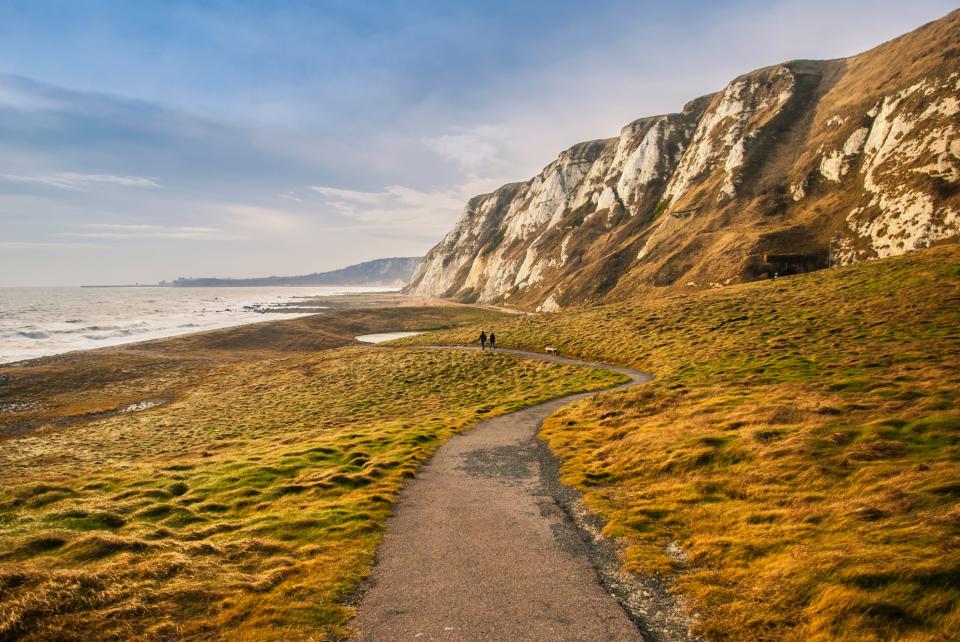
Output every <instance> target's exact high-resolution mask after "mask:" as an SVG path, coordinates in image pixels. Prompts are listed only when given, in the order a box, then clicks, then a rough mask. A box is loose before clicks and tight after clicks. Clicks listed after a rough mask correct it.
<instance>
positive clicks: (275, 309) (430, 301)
mask: <svg viewBox="0 0 960 642" xmlns="http://www.w3.org/2000/svg"><path fill="white" fill-rule="evenodd" d="M267 305H269V304H251V305H249V306H248V307H247V309H246V312H247V313H248V315H247V316H244V317H242V318H237V319H234V320H231V319H229V318H226V319H224V323H223V324H212V325H209V326H204V327H181V328H180V329H182V330H183V331H173V330H177V328H168V329H166V330H157V331H155V334H151V332H145V333H144V334H143V335H141V336H137V335H128V336H118V337H115V338H113V339H107V340H105V342H104V343H103V344H99V345H91V346H88V347H70V348H67V349H65V350H57V351H50V352H42V353H38V354H36V355H34V356H24V357H22V358H20V357H17V358H14V359H12V360H5V359H4V358H3V357H2V356H0V368H3V367H18V366H22V365H29V364H30V362H34V361H38V360H49V359H53V358H58V357H63V356H66V355H75V354H80V353H85V352H91V351H96V350H109V349H114V348H135V347H136V346H139V345H141V344H150V343H153V342H157V341H166V340H171V339H177V338H181V337H191V336H198V335H203V334H204V333H211V332H213V333H215V332H222V331H226V330H231V329H238V328H244V327H247V326H256V325H262V324H269V323H280V322H284V321H292V320H296V319H302V318H305V317H308V316H313V315H317V314H337V313H340V312H343V311H345V310H351V309H364V308H386V307H482V306H466V305H464V304H460V303H454V302H450V301H444V300H442V299H438V298H436V297H410V296H407V295H404V294H401V293H399V292H397V291H395V290H390V291H381V292H347V293H342V294H320V295H316V296H310V297H303V298H302V299H300V300H297V301H287V302H283V303H279V304H273V305H272V306H271V307H266V306H267ZM250 314H255V315H256V316H249V315H250Z"/></svg>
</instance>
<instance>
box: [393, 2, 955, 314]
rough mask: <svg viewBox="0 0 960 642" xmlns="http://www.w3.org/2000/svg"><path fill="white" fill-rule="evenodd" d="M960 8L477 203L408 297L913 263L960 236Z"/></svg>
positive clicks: (533, 299) (733, 93) (637, 127)
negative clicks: (898, 258) (909, 258)
mask: <svg viewBox="0 0 960 642" xmlns="http://www.w3.org/2000/svg"><path fill="white" fill-rule="evenodd" d="M958 91H960V11H955V12H953V13H951V14H949V15H948V16H946V17H945V18H943V19H941V20H939V21H937V22H933V23H930V24H928V25H925V26H924V27H921V28H920V29H918V30H916V31H914V32H912V33H910V34H907V35H905V36H902V37H900V38H897V39H895V40H892V41H890V42H888V43H885V44H883V45H881V46H879V47H877V48H875V49H873V50H871V51H869V52H867V53H864V54H860V55H858V56H854V57H851V58H846V59H840V60H830V61H805V60H804V61H793V62H788V63H784V64H782V65H776V66H773V67H768V68H765V69H760V70H757V71H753V72H751V73H748V74H746V75H744V76H741V77H739V78H737V79H735V80H734V81H733V82H731V83H730V84H729V85H727V87H726V88H725V89H724V90H723V91H721V92H718V93H716V94H711V95H708V96H704V97H702V98H698V99H696V100H694V101H692V102H690V103H689V104H687V105H686V107H685V108H684V109H683V111H682V112H681V113H678V114H668V115H662V116H653V117H649V118H642V119H640V120H637V121H634V122H632V123H630V124H629V125H627V126H626V127H624V128H623V129H622V130H621V132H620V135H619V136H618V137H616V138H609V139H604V140H595V141H590V142H586V143H580V144H578V145H575V146H574V147H571V148H570V149H569V150H567V151H565V152H563V153H562V154H560V156H559V158H557V160H555V161H554V162H553V163H551V164H550V165H548V166H547V167H546V168H545V169H544V170H543V171H542V172H541V173H540V174H539V175H537V176H535V177H534V178H532V179H531V180H529V181H527V182H523V183H511V184H508V185H504V186H503V187H501V188H499V189H498V190H496V191H495V192H493V193H491V194H484V195H481V196H477V197H474V198H473V199H471V200H470V201H469V202H468V203H467V205H466V207H465V209H464V210H463V213H462V215H461V217H460V219H459V221H458V222H457V224H456V225H455V226H454V228H453V229H452V230H451V231H450V232H449V233H448V234H447V235H446V237H445V238H444V239H443V240H442V241H441V242H440V243H439V244H438V245H437V246H436V247H434V248H433V249H432V250H431V251H430V252H429V253H428V254H427V256H426V257H425V258H424V261H423V263H422V264H421V265H420V266H419V268H418V269H417V271H416V273H415V274H414V276H413V280H412V282H411V285H410V286H409V287H408V291H409V292H410V293H413V294H420V295H440V296H446V297H451V298H456V299H459V300H463V301H480V302H496V303H508V304H513V305H517V306H522V307H528V308H539V309H543V310H553V309H557V308H558V307H562V306H567V305H573V304H578V303H583V302H588V301H590V300H596V299H602V298H609V297H616V296H620V295H626V294H630V293H633V292H637V291H639V290H643V289H652V288H678V289H682V288H689V287H708V286H711V285H712V286H719V285H725V284H730V283H736V282H740V281H745V280H750V279H755V278H760V277H763V276H765V275H773V274H788V273H791V272H797V271H807V270H811V269H817V268H819V267H825V266H826V265H828V264H843V263H850V262H854V261H860V260H864V259H868V258H873V257H885V256H891V255H895V254H901V253H903V252H907V251H909V250H913V249H916V248H921V247H926V246H927V245H929V244H931V243H937V242H941V241H944V240H946V239H951V238H955V237H957V235H958V232H960V184H958V179H960V115H958V114H960V101H958Z"/></svg>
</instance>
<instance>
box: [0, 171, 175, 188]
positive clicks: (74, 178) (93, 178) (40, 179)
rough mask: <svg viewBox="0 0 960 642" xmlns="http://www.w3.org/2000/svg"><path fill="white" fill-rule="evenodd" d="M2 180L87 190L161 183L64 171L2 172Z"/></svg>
mask: <svg viewBox="0 0 960 642" xmlns="http://www.w3.org/2000/svg"><path fill="white" fill-rule="evenodd" d="M0 181H6V182H8V183H27V184H33V185H46V186H47V187H55V188H57V189H66V190H73V191H85V190H86V189H87V188H89V187H90V186H91V185H97V184H100V185H119V186H121V187H151V188H159V187H160V184H159V183H157V182H156V181H155V180H153V179H152V178H145V177H143V176H114V175H113V174H77V173H74V172H62V173H59V174H46V175H38V176H24V175H21V174H0Z"/></svg>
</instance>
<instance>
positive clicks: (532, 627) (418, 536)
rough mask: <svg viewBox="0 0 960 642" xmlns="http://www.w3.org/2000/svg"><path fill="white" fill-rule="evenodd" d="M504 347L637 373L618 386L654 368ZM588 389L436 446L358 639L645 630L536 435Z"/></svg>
mask: <svg viewBox="0 0 960 642" xmlns="http://www.w3.org/2000/svg"><path fill="white" fill-rule="evenodd" d="M428 349H460V350H467V349H470V348H441V347H436V348H428ZM498 352H506V353H510V354H515V355H518V356H522V357H527V358H532V359H541V360H544V361H553V362H556V363H566V364H574V365H585V366H591V367H598V368H605V369H608V370H614V371H617V372H621V373H623V374H626V375H627V376H629V377H630V378H631V383H628V384H625V385H623V386H619V387H617V388H613V389H612V390H617V389H621V388H625V387H628V386H632V385H636V384H639V383H643V382H646V381H648V380H649V379H650V376H649V375H647V374H644V373H642V372H639V371H636V370H630V369H627V368H618V367H613V366H607V365H603V364H596V363H587V362H582V361H577V360H574V359H566V358H563V357H556V356H547V355H542V354H537V353H529V352H522V351H518V350H506V349H500V350H498ZM591 394H596V393H586V394H575V395H569V396H566V397H561V398H559V399H554V400H552V401H549V402H546V403H543V404H540V405H537V406H533V407H531V408H527V409H524V410H521V411H518V412H514V413H512V414H509V415H504V416H501V417H496V418H493V419H488V420H486V421H483V422H481V423H480V424H478V425H477V426H476V427H475V428H473V429H471V430H470V431H468V432H465V433H462V434H460V435H458V436H456V437H454V438H452V439H451V440H450V441H448V442H447V443H446V444H444V445H443V446H442V447H441V448H440V449H439V450H438V451H437V453H436V454H435V455H434V457H433V458H432V459H431V460H430V462H429V463H428V464H427V465H426V466H424V468H423V469H422V470H421V472H420V473H418V474H417V476H416V478H415V479H414V480H413V481H412V482H411V483H410V484H409V485H408V486H407V488H406V489H405V490H404V492H403V495H402V496H401V499H400V503H399V508H398V510H397V513H396V515H395V516H394V517H393V518H392V519H391V521H390V522H389V524H388V527H387V533H386V536H385V538H384V541H383V543H382V544H381V546H380V549H379V551H378V561H377V565H376V567H375V568H374V571H373V574H372V576H371V580H370V582H369V586H368V587H367V589H366V591H365V592H364V594H363V596H362V598H361V600H360V604H359V614H358V616H357V618H356V619H355V620H354V621H353V629H354V634H355V635H354V637H355V639H358V640H377V641H387V640H390V641H393V640H398V641H399V640H528V641H530V640H591V641H596V640H611V641H613V640H643V639H644V636H643V635H642V634H641V632H640V629H638V627H637V625H636V624H635V623H634V622H633V621H632V620H631V618H630V617H629V616H628V615H627V613H626V612H625V611H624V609H623V608H622V607H621V605H620V603H618V601H617V599H616V598H614V597H613V596H612V595H611V594H610V593H608V592H607V590H605V589H604V587H603V586H602V584H601V581H600V578H599V577H598V575H597V571H596V570H594V564H596V559H594V560H593V561H594V564H591V557H592V556H591V554H590V551H589V550H588V548H590V547H589V546H588V545H587V544H586V543H585V541H584V538H583V537H582V536H581V534H580V532H579V531H578V530H577V527H576V526H575V525H574V523H573V522H572V521H571V520H570V518H569V517H568V516H567V514H566V512H565V511H564V510H563V508H562V507H561V504H562V502H560V503H558V498H557V493H556V492H555V489H554V488H553V487H554V486H555V485H556V484H557V482H556V480H555V479H553V480H551V479H548V478H549V477H551V476H552V475H550V472H549V469H550V467H551V462H549V461H545V458H550V454H549V451H548V450H547V449H546V447H545V445H544V444H543V442H542V441H540V440H539V439H538V438H537V432H538V431H539V429H540V426H541V424H542V423H543V420H544V419H545V418H546V417H547V416H548V415H550V414H551V413H553V412H554V411H555V410H557V409H558V408H560V407H562V406H564V405H566V404H568V403H570V402H572V401H575V400H577V399H582V398H584V397H587V396H590V395H591ZM552 464H553V468H554V470H555V461H554V462H552ZM568 490H569V489H568ZM597 565H598V566H602V564H597ZM613 565H614V566H617V564H616V561H615V560H613ZM653 637H657V638H659V637H660V636H657V635H655V636H653Z"/></svg>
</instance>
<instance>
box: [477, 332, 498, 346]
mask: <svg viewBox="0 0 960 642" xmlns="http://www.w3.org/2000/svg"><path fill="white" fill-rule="evenodd" d="M488 340H489V341H490V349H491V350H496V349H497V335H495V334H494V333H493V330H491V331H490V336H489V337H487V333H486V332H485V331H483V330H481V331H480V349H481V350H486V349H487V341H488Z"/></svg>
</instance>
